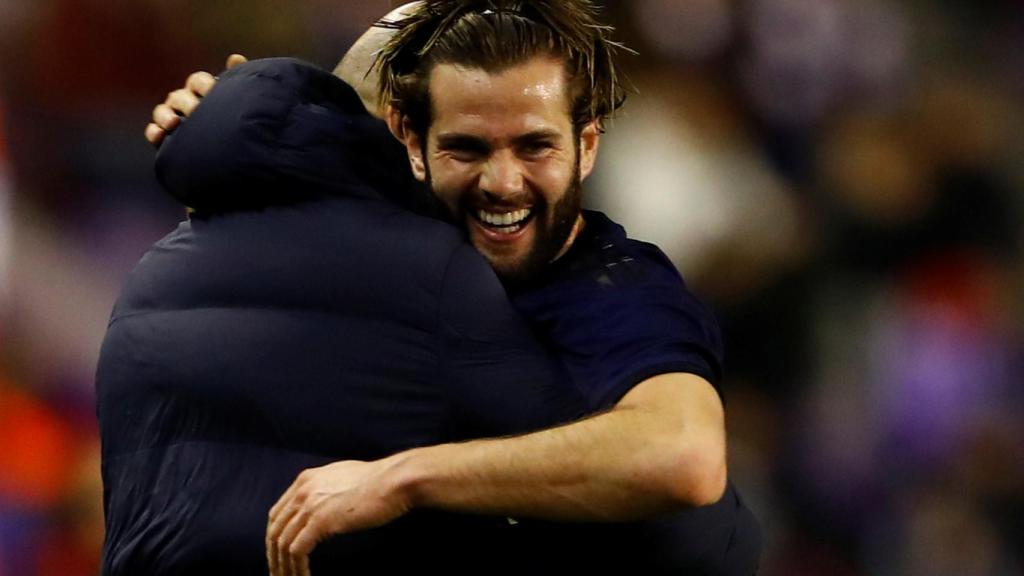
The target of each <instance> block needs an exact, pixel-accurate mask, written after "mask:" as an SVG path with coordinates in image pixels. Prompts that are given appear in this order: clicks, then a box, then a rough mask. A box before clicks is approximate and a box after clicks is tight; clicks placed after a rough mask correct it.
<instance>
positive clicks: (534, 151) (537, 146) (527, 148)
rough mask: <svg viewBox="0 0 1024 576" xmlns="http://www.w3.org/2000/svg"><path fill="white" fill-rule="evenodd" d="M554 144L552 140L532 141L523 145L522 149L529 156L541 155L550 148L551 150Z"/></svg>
mask: <svg viewBox="0 0 1024 576" xmlns="http://www.w3.org/2000/svg"><path fill="white" fill-rule="evenodd" d="M551 148H552V145H551V143H550V142H532V143H530V144H526V145H524V146H523V147H522V151H523V153H524V154H526V155H527V156H540V155H542V154H545V153H546V152H547V151H548V150H551Z"/></svg>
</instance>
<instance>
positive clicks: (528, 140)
mask: <svg viewBox="0 0 1024 576" xmlns="http://www.w3.org/2000/svg"><path fill="white" fill-rule="evenodd" d="M560 138H561V134H560V133H559V132H558V131H556V130H551V129H547V128H541V129H538V130H533V131H531V132H527V133H526V134H522V135H520V136H516V137H515V138H514V139H513V140H512V143H513V145H515V146H522V145H524V144H534V143H536V142H540V141H544V140H559V139H560ZM437 146H438V147H439V148H468V149H472V150H490V148H491V146H490V144H489V143H488V142H487V141H486V140H484V139H483V138H480V137H477V136H472V135H470V134H462V133H459V132H454V133H447V134H439V135H438V136H437Z"/></svg>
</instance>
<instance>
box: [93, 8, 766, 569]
mask: <svg viewBox="0 0 1024 576" xmlns="http://www.w3.org/2000/svg"><path fill="white" fill-rule="evenodd" d="M616 49H617V45H616V44H615V43H614V42H612V41H611V39H610V38H609V29H608V28H607V27H604V26H601V25H600V24H599V23H598V21H597V20H596V17H595V8H594V7H593V6H592V4H591V3H590V2H588V1H586V0H567V1H554V0H551V1H546V0H532V1H531V0H523V1H503V0H435V1H429V0H428V1H426V2H417V3H413V4H410V5H407V6H404V7H403V8H400V9H399V10H397V11H396V12H394V13H392V14H391V15H389V16H388V17H386V18H385V19H384V20H382V21H381V23H380V24H379V25H378V26H377V27H375V28H374V29H371V30H370V31H369V32H368V33H367V34H366V35H365V36H364V37H363V38H362V39H360V41H359V42H357V43H356V45H355V46H353V48H352V49H351V50H350V51H349V53H348V54H347V55H346V58H345V59H344V60H343V61H342V64H341V65H340V66H339V68H338V70H337V71H336V72H337V74H338V76H337V77H336V76H333V75H331V74H328V73H326V72H323V71H321V70H319V69H316V68H315V67H312V66H310V65H307V64H304V63H301V62H298V61H295V60H288V59H275V60H264V61H254V62H248V63H243V64H241V65H238V66H234V67H232V68H231V70H229V71H228V72H227V73H225V74H223V75H222V76H221V77H220V78H219V79H218V80H217V81H216V86H214V87H213V88H212V89H210V87H209V86H205V87H203V88H202V89H196V88H193V89H192V90H186V91H179V92H176V93H172V95H171V97H170V98H169V99H168V102H167V104H165V105H164V106H163V107H162V108H158V110H157V111H156V112H155V114H154V121H155V124H154V125H151V126H150V127H149V128H148V129H147V137H149V138H150V139H151V141H161V142H160V150H159V152H158V157H157V172H158V175H159V177H160V180H161V182H162V183H163V185H164V186H165V188H167V190H168V191H169V192H170V193H171V194H173V195H175V197H177V198H178V199H179V200H181V201H182V202H183V203H184V204H186V205H188V206H190V207H191V208H193V209H194V212H193V214H192V216H191V218H190V219H189V221H188V222H184V223H182V224H181V226H179V228H178V230H176V231H175V232H173V233H172V234H171V235H169V236H168V237H166V238H164V239H163V240H162V241H160V242H159V243H158V244H156V245H155V246H154V248H153V249H152V250H151V251H150V252H149V253H147V254H146V256H145V257H144V258H143V259H142V261H141V262H140V263H139V265H138V267H137V268H136V270H135V271H133V273H132V275H131V276H130V277H129V279H128V281H127V283H126V286H125V289H124V292H123V294H122V296H121V298H120V299H119V301H118V303H117V304H116V306H115V309H114V312H113V314H112V318H111V323H110V326H109V329H108V334H107V338H106V340H105V342H104V347H103V351H102V353H101V359H100V364H99V369H98V373H97V397H98V413H99V418H100V425H101V435H102V441H103V475H104V486H105V505H106V517H107V541H106V543H105V546H104V560H103V562H104V564H103V571H104V574H108V575H111V576H115V575H121V574H216V573H221V572H228V571H231V573H239V574H249V573H251V574H265V573H266V572H267V569H268V565H269V569H270V572H271V573H272V574H284V575H291V574H308V573H310V571H312V572H313V573H316V574H331V573H340V572H342V571H345V570H357V571H359V570H363V569H373V570H375V571H378V572H384V573H389V572H395V571H398V570H408V569H426V568H439V569H445V570H447V571H449V572H454V573H485V574H486V573H506V572H508V573H511V572H524V571H526V572H532V573H557V572H567V571H573V572H576V571H581V570H591V571H599V572H604V571H609V570H629V571H630V572H631V573H638V574H657V573H672V574H708V575H717V574H724V575H744V576H749V575H751V574H753V573H754V572H755V571H756V567H757V560H758V553H759V549H760V536H759V529H758V527H757V522H756V520H755V519H754V518H753V516H752V515H751V513H750V512H749V510H748V509H747V508H746V507H745V505H744V504H743V502H742V501H741V499H740V498H739V496H738V494H737V493H736V491H735V489H734V488H733V487H732V485H731V484H730V483H729V482H728V480H727V473H726V447H725V429H724V415H723V407H722V402H721V396H720V390H719V389H718V386H719V382H720V379H721V370H722V366H721V354H722V352H721V342H720V337H719V334H718V328H717V325H716V323H715V321H714V319H713V318H712V316H711V315H710V313H709V312H708V311H707V309H706V308H705V307H704V306H703V305H702V304H700V303H699V302H698V301H697V300H696V298H694V297H693V296H692V295H691V294H690V293H689V292H688V291H687V289H686V288H685V285H684V284H683V281H682V279H681V278H680V277H679V274H678V272H677V271H676V270H675V268H674V267H673V266H672V264H671V263H670V262H669V261H668V259H667V258H666V257H665V256H664V254H662V253H661V251H660V250H658V249H657V248H656V247H654V246H652V245H650V244H646V243H642V242H638V241H635V240H631V239H629V238H627V236H626V234H625V232H624V231H623V229H622V228H621V227H620V226H618V225H617V224H615V223H614V222H612V221H611V220H609V219H608V218H607V217H606V216H604V215H603V214H600V213H597V212H592V211H586V210H583V209H582V194H583V186H582V183H583V181H584V180H585V179H586V178H587V176H588V175H589V174H590V173H591V171H592V169H593V167H594V164H595V162H596V159H597V155H598V148H599V143H600V139H601V134H602V132H603V128H604V122H605V120H606V119H607V118H608V117H609V116H610V115H611V114H612V113H613V112H614V111H615V110H616V109H617V108H618V107H619V106H620V105H621V104H622V102H623V100H624V91H623V89H622V86H621V83H620V79H619V78H618V75H617V73H616V68H615V63H614V55H615V52H616ZM371 70H372V73H370V71H371ZM339 77H340V78H339ZM208 83H209V81H208ZM192 91H196V92H200V93H201V95H202V105H200V106H196V105H195V104H196V103H197V102H198V96H191V98H193V99H194V100H195V101H194V102H189V98H190V96H189V93H191V92H192ZM174 112H178V113H181V114H183V115H187V116H188V118H187V119H184V120H179V119H178V117H177V116H176V115H175V114H174Z"/></svg>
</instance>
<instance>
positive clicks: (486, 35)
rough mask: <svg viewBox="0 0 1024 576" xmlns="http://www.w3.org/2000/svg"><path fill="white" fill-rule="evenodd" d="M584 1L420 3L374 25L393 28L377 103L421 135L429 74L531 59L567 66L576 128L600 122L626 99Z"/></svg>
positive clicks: (606, 32)
mask: <svg viewBox="0 0 1024 576" xmlns="http://www.w3.org/2000/svg"><path fill="white" fill-rule="evenodd" d="M597 12H598V9H597V7H596V6H595V5H594V4H593V3H592V2H589V1H588V0H426V1H425V2H423V3H421V4H420V5H418V6H417V7H416V8H414V9H413V10H411V11H410V12H409V13H408V14H407V16H406V17H405V18H403V19H401V20H397V21H389V20H382V21H380V22H378V23H377V24H376V25H377V26H379V27H383V28H391V29H394V30H396V32H395V35H394V36H393V37H392V38H391V40H390V41H389V42H388V43H387V45H386V46H385V47H384V48H383V49H382V50H381V52H380V53H379V54H378V56H377V60H376V63H375V66H376V67H377V68H379V71H380V86H379V97H380V102H381V104H390V105H392V106H394V107H395V108H396V109H398V110H399V111H400V112H401V113H402V115H403V116H405V117H406V118H407V119H408V120H409V122H410V124H411V128H412V130H413V131H415V132H416V133H417V134H419V135H421V136H423V135H426V133H427V130H428V129H429V128H430V124H431V121H432V117H431V104H430V82H429V78H430V73H431V71H432V70H433V68H434V67H435V66H437V65H438V64H458V65H461V66H466V67H471V68H478V69H482V70H484V71H486V72H488V73H500V72H502V71H504V70H507V69H508V68H511V67H514V66H516V65H519V64H522V63H524V62H526V61H528V60H530V59H531V58H534V57H537V56H552V57H555V58H558V59H561V60H563V61H564V62H565V66H566V75H567V78H568V79H569V81H570V86H572V90H573V94H572V102H571V110H570V111H569V113H570V114H571V115H572V121H573V125H574V127H575V128H576V130H577V131H578V130H580V129H582V127H583V126H584V125H586V124H588V123H590V122H592V121H595V120H596V121H598V124H599V127H603V125H604V121H605V120H606V119H607V118H609V117H610V116H611V115H612V114H613V113H614V112H615V111H616V110H618V109H619V108H620V107H621V106H622V104H623V103H624V102H625V100H626V90H625V89H624V87H623V83H622V79H621V78H620V75H619V72H618V70H617V66H616V63H615V56H616V53H617V52H619V51H621V50H628V49H626V48H625V47H624V46H622V45H621V44H619V43H617V42H614V41H612V40H611V39H610V34H611V32H612V29H611V28H610V27H608V26H604V25H601V24H600V23H598V21H597V18H596V16H597Z"/></svg>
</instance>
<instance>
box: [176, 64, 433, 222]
mask: <svg viewBox="0 0 1024 576" xmlns="http://www.w3.org/2000/svg"><path fill="white" fill-rule="evenodd" d="M156 174H157V178H158V179H159V180H160V183H161V184H162V185H163V186H164V188H165V189H166V190H167V191H168V192H169V193H170V194H171V195H172V196H174V197H175V198H176V199H178V200H179V201H180V202H182V203H183V204H185V205H186V206H189V207H192V208H194V209H196V210H199V211H213V212H217V211H226V210H236V209H245V208H259V207H262V206H267V205H271V204H282V203H292V202H295V201H300V200H303V199H310V198H315V197H321V196H339V195H340V196H351V197H365V198H387V199H390V200H394V201H399V202H401V203H403V204H406V205H410V204H411V203H413V201H414V200H415V201H416V202H421V201H422V196H423V195H424V194H422V189H419V188H417V187H416V186H415V184H416V182H415V180H414V179H413V177H412V174H411V171H410V170H409V168H408V160H407V159H406V154H405V149H404V147H403V146H402V145H401V144H400V143H399V142H398V141H397V140H396V139H395V138H394V137H393V136H392V135H391V133H390V132H389V131H388V129H387V126H386V125H385V124H384V122H383V121H381V120H379V119H377V118H375V117H373V116H371V115H370V114H369V113H368V112H367V111H366V109H365V107H364V106H363V103H362V101H361V100H360V99H359V96H358V95H357V94H356V92H355V90H353V89H352V88H351V87H350V86H349V85H348V84H346V83H345V82H343V81H342V80H340V79H339V78H337V77H335V76H333V75H332V74H330V73H328V72H326V71H324V70H321V69H320V68H317V67H316V66H313V65H311V64H308V63H305V62H302V61H299V60H295V59H290V58H276V59H268V60H256V61H252V62H248V63H246V64H242V65H241V66H237V67H236V68H234V69H232V70H230V71H228V72H226V73H224V74H223V75H222V76H221V77H220V78H219V80H218V82H217V84H216V86H215V87H214V88H213V90H211V91H210V93H209V94H207V96H206V97H205V98H203V101H202V104H201V105H200V106H199V107H197V108H196V110H195V111H194V112H193V113H192V115H191V116H190V117H189V118H187V119H184V120H183V121H182V123H181V125H180V126H179V127H178V128H177V129H176V130H175V131H174V132H173V133H172V134H170V135H168V137H167V138H166V139H165V141H164V143H163V144H162V145H161V147H160V150H159V152H158V153H157V159H156ZM413 190H418V191H417V192H416V193H414V192H413ZM417 196H419V197H420V198H414V197H417Z"/></svg>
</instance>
